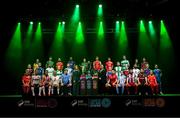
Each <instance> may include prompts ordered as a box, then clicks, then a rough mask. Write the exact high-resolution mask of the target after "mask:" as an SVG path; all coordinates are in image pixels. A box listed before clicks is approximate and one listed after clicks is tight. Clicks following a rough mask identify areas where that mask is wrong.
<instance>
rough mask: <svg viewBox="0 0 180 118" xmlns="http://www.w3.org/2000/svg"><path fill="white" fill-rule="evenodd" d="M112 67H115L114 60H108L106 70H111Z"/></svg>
mask: <svg viewBox="0 0 180 118" xmlns="http://www.w3.org/2000/svg"><path fill="white" fill-rule="evenodd" d="M110 68H111V69H112V68H113V62H112V61H107V62H106V71H110Z"/></svg>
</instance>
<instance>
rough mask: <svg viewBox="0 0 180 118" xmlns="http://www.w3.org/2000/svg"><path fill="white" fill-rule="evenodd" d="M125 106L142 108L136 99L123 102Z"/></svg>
mask: <svg viewBox="0 0 180 118" xmlns="http://www.w3.org/2000/svg"><path fill="white" fill-rule="evenodd" d="M125 105H126V106H142V102H141V101H139V100H136V99H132V100H131V99H128V100H126V102H125Z"/></svg>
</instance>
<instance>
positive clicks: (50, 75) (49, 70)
mask: <svg viewBox="0 0 180 118" xmlns="http://www.w3.org/2000/svg"><path fill="white" fill-rule="evenodd" d="M46 70H47V71H48V75H49V77H50V78H51V77H52V76H53V71H54V68H53V67H48V68H46Z"/></svg>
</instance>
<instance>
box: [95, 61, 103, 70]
mask: <svg viewBox="0 0 180 118" xmlns="http://www.w3.org/2000/svg"><path fill="white" fill-rule="evenodd" d="M94 69H95V70H100V69H101V62H100V61H94Z"/></svg>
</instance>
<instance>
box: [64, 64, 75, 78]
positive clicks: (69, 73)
mask: <svg viewBox="0 0 180 118" xmlns="http://www.w3.org/2000/svg"><path fill="white" fill-rule="evenodd" d="M65 69H66V70H67V73H68V75H70V76H71V77H72V74H73V69H74V67H73V69H72V67H71V66H70V64H69V63H67V68H65Z"/></svg>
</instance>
